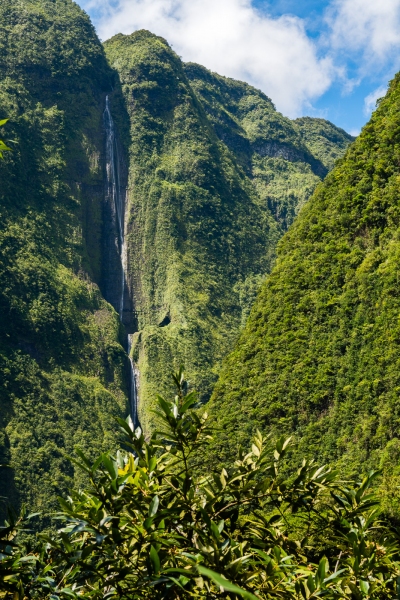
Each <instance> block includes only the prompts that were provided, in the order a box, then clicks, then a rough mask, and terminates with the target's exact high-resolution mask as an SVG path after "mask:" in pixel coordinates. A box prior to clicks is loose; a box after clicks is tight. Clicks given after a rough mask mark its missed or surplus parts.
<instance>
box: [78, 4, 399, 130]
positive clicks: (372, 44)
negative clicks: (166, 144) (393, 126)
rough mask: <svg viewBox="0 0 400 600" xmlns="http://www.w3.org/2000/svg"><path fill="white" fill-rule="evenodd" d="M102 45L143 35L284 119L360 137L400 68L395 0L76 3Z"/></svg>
mask: <svg viewBox="0 0 400 600" xmlns="http://www.w3.org/2000/svg"><path fill="white" fill-rule="evenodd" d="M78 4H80V5H81V6H82V7H83V8H84V9H85V10H86V11H87V12H88V13H89V14H90V16H91V17H92V20H93V23H94V25H95V27H96V29H97V31H98V33H99V35H100V37H101V39H103V40H104V39H107V38H109V37H111V36H112V35H114V34H116V33H120V32H121V33H125V34H129V33H131V32H132V31H134V30H136V29H141V28H145V29H149V30H150V31H153V32H154V33H156V34H157V35H162V36H163V37H165V38H166V39H167V40H168V41H169V42H170V43H171V45H172V47H173V48H174V50H175V51H176V52H177V53H178V54H179V55H180V56H182V58H183V60H186V61H194V62H199V63H201V64H203V65H205V66H206V67H208V68H210V69H211V70H213V71H216V72H218V73H220V74H222V75H226V76H229V77H234V78H237V79H242V80H245V81H248V82H249V83H251V84H252V85H254V86H255V87H257V88H260V89H262V90H263V91H264V92H265V93H266V94H267V95H268V96H269V97H270V98H271V99H272V100H273V102H274V103H275V104H276V106H277V108H278V110H280V111H281V112H283V113H284V114H285V115H288V116H290V117H292V118H293V117H297V116H301V115H312V116H321V117H323V118H326V119H329V120H330V121H332V122H333V123H335V124H337V125H339V126H340V127H343V128H344V129H346V130H347V131H349V132H351V133H354V134H355V133H357V132H358V131H359V130H360V129H361V127H362V126H363V125H364V123H365V122H366V121H367V120H368V118H369V116H370V114H371V110H372V109H373V107H374V105H375V100H376V98H378V97H381V96H382V95H384V93H385V90H386V87H387V82H388V81H389V79H391V78H392V77H393V75H394V74H395V73H396V72H397V71H398V70H400V0H329V1H328V0H325V1H321V0H303V1H301V2H299V1H298V0H297V1H294V0H276V1H272V0H78Z"/></svg>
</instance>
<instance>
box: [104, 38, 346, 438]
mask: <svg viewBox="0 0 400 600" xmlns="http://www.w3.org/2000/svg"><path fill="white" fill-rule="evenodd" d="M105 50H106V55H107V57H108V59H109V61H110V64H111V66H112V67H113V68H114V69H116V70H117V71H118V73H119V77H120V82H121V87H122V93H123V96H124V99H125V104H126V110H127V112H128V114H129V119H130V140H131V141H130V148H129V150H128V151H127V152H128V154H129V183H128V212H129V219H128V240H129V241H128V259H129V268H128V271H129V278H130V285H131V289H132V298H133V304H134V311H135V318H136V319H137V323H136V327H137V330H138V331H137V332H136V333H135V334H134V339H133V357H134V360H135V362H136V363H137V366H138V369H139V373H140V377H139V384H140V385H139V395H140V418H141V422H142V424H143V425H144V427H145V428H146V429H147V428H148V427H149V426H150V425H151V420H152V416H151V413H150V410H151V408H152V407H153V401H154V398H155V394H156V393H157V392H159V391H160V390H161V391H166V390H167V389H168V388H169V384H168V381H169V372H170V370H171V366H174V367H177V366H179V363H181V362H183V363H184V364H185V366H186V369H187V373H188V377H189V380H190V382H191V385H193V386H194V387H195V388H196V389H197V390H198V391H199V394H200V398H201V400H202V401H203V402H205V401H207V400H208V399H209V397H210V394H211V391H212V387H213V385H214V383H215V381H216V379H217V376H218V372H219V368H220V364H221V360H222V358H223V357H224V356H225V354H226V352H227V350H228V349H229V348H232V347H233V344H234V342H235V340H236V338H237V335H238V332H239V330H240V327H241V326H242V325H243V324H244V323H245V321H246V318H247V316H248V313H249V310H250V306H251V303H252V302H253V300H254V298H255V295H256V292H257V289H258V287H259V285H260V283H261V281H262V280H263V279H264V277H265V275H266V274H267V273H268V272H269V271H270V268H271V265H272V263H273V260H274V255H275V247H276V243H277V241H278V239H279V237H280V236H281V235H282V232H283V231H284V230H285V229H286V227H287V226H288V224H289V223H290V222H291V221H292V220H293V218H294V216H295V214H296V212H297V211H298V209H299V208H300V206H301V205H302V204H304V202H305V201H306V200H307V198H308V197H309V195H310V194H311V193H312V191H313V190H314V188H315V186H316V184H317V183H318V182H319V181H320V180H321V178H322V177H323V176H324V175H325V174H326V173H327V172H328V167H327V166H325V165H324V164H323V162H322V161H321V160H320V159H319V158H316V157H315V156H314V155H313V154H312V152H311V150H310V149H309V147H308V146H307V145H306V143H305V142H304V141H303V133H302V131H300V128H299V127H298V126H297V125H295V124H294V123H292V122H291V121H290V120H289V119H286V118H285V117H283V116H282V115H280V113H278V112H277V111H276V110H275V108H274V106H273V104H272V102H271V100H269V98H267V97H266V96H265V95H264V94H263V93H262V92H260V91H258V90H255V89H254V88H252V87H251V86H249V85H247V84H245V83H242V82H239V81H234V80H231V79H227V78H224V77H220V76H218V75H216V74H212V73H210V72H209V71H207V69H205V68H203V67H201V66H199V65H194V64H187V65H185V64H183V63H182V61H181V60H180V59H179V57H178V56H177V55H176V54H175V53H174V52H173V51H172V50H171V48H170V47H169V45H168V43H167V42H166V41H165V40H164V39H162V38H159V37H157V36H154V35H152V34H151V33H149V32H146V31H139V32H135V33H134V34H132V35H130V36H124V35H117V36H115V37H114V38H112V39H111V40H109V41H108V42H106V44H105ZM111 102H112V99H111ZM116 118H117V117H116ZM328 126H329V127H330V128H331V129H332V130H333V129H335V128H334V126H333V125H331V124H327V127H328ZM306 129H307V128H306ZM336 131H337V136H338V139H339V143H338V144H337V152H338V153H339V154H342V153H343V151H344V147H345V146H346V145H348V143H349V142H350V141H351V139H352V138H351V136H348V135H347V134H345V132H343V131H342V130H339V129H337V130H336ZM313 136H314V132H313V131H310V134H309V137H310V139H311V138H312V139H314V138H313ZM314 137H315V136H314ZM288 174H289V175H288Z"/></svg>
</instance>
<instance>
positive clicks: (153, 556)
mask: <svg viewBox="0 0 400 600" xmlns="http://www.w3.org/2000/svg"><path fill="white" fill-rule="evenodd" d="M150 560H151V564H152V565H153V571H154V573H155V574H156V575H158V573H159V572H160V568H161V563H160V557H159V556H158V552H157V550H156V549H155V548H154V546H151V547H150Z"/></svg>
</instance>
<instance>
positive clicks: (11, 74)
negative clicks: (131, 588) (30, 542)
mask: <svg viewBox="0 0 400 600" xmlns="http://www.w3.org/2000/svg"><path fill="white" fill-rule="evenodd" d="M0 73H1V80H0V108H1V117H2V118H3V117H7V118H9V119H10V122H9V123H8V124H7V125H6V127H5V128H4V136H7V138H8V139H11V140H14V141H15V142H17V143H14V144H13V149H14V151H13V152H12V153H8V154H9V156H8V157H5V159H4V161H0V178H1V182H2V184H1V190H0V198H1V200H0V215H1V216H0V222H1V226H0V315H1V317H0V377H1V385H0V390H1V392H0V393H1V396H0V403H1V407H0V463H1V464H4V463H10V464H11V465H12V467H13V468H12V469H10V468H0V482H1V483H0V496H7V497H8V499H9V500H10V501H12V502H13V503H14V504H15V505H18V503H19V502H25V503H26V504H27V505H28V506H29V508H30V509H32V510H35V511H36V510H44V511H45V513H47V512H48V511H51V510H54V509H57V500H56V495H57V493H60V492H62V493H64V492H66V490H67V489H68V488H69V487H70V486H71V485H72V484H75V485H77V484H78V483H79V481H80V479H79V477H80V476H78V475H75V474H74V469H73V466H72V464H71V463H70V462H69V460H68V458H67V455H72V454H73V453H74V449H75V448H77V447H78V448H80V449H82V450H84V451H85V452H87V453H88V454H89V455H95V454H97V453H98V452H99V451H101V450H102V449H108V448H110V447H113V446H114V436H113V429H114V417H115V415H125V414H126V410H127V408H126V407H127V378H126V369H127V364H126V362H127V359H126V355H125V353H124V351H123V349H122V347H121V344H120V342H119V327H120V326H119V319H118V315H117V313H116V312H115V311H114V310H113V308H112V307H111V306H110V304H108V303H107V302H105V301H104V299H103V297H102V295H101V293H100V290H99V287H98V284H99V283H100V281H101V274H102V262H104V256H103V254H104V253H103V251H102V239H101V238H102V213H103V204H104V200H103V198H104V173H103V171H104V169H103V164H102V156H103V155H104V139H103V138H104V136H103V111H104V101H105V91H106V90H107V89H109V88H110V87H111V85H112V83H113V79H112V77H113V74H112V72H111V70H110V68H109V67H108V65H107V62H106V59H105V57H104V52H103V49H102V46H101V44H100V43H99V41H98V39H97V37H96V34H95V32H94V29H93V27H92V25H91V24H90V22H89V19H88V18H87V16H86V15H85V14H84V13H83V12H82V11H81V10H80V9H79V8H78V7H77V5H76V4H74V3H73V2H70V1H67V0H57V2H53V1H52V0H40V1H38V0H29V1H28V0H26V1H23V2H17V3H16V2H14V0H4V1H2V2H1V4H0ZM10 145H11V142H10ZM77 477H78V478H77Z"/></svg>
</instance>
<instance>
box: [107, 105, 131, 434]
mask: <svg viewBox="0 0 400 600" xmlns="http://www.w3.org/2000/svg"><path fill="white" fill-rule="evenodd" d="M103 118H104V128H105V132H106V178H107V185H106V195H107V199H108V201H109V202H110V203H111V206H112V214H113V219H114V220H115V226H116V231H117V239H116V243H117V246H118V254H119V262H120V265H119V266H120V271H121V276H120V278H118V279H119V281H120V283H119V286H120V288H119V291H118V295H117V298H118V306H117V307H116V308H117V309H118V312H119V317H120V320H121V323H123V324H124V314H125V313H126V312H129V311H130V310H131V307H130V305H129V303H128V302H127V298H129V289H128V276H127V269H128V252H127V247H126V243H125V237H126V225H125V223H126V219H125V211H126V202H125V198H126V195H125V190H124V191H123V192H122V187H121V182H120V169H119V165H120V160H119V156H118V145H117V141H116V136H115V125H114V121H113V118H112V116H111V112H110V101H109V97H108V96H106V107H105V110H104V115H103ZM118 279H117V281H118ZM131 348H132V334H127V339H126V351H127V353H128V356H129V365H130V367H129V378H130V385H129V389H130V391H129V404H130V415H131V419H132V422H133V424H134V426H135V428H136V427H138V426H139V418H138V395H137V385H136V369H135V365H134V363H133V359H132V357H131Z"/></svg>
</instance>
